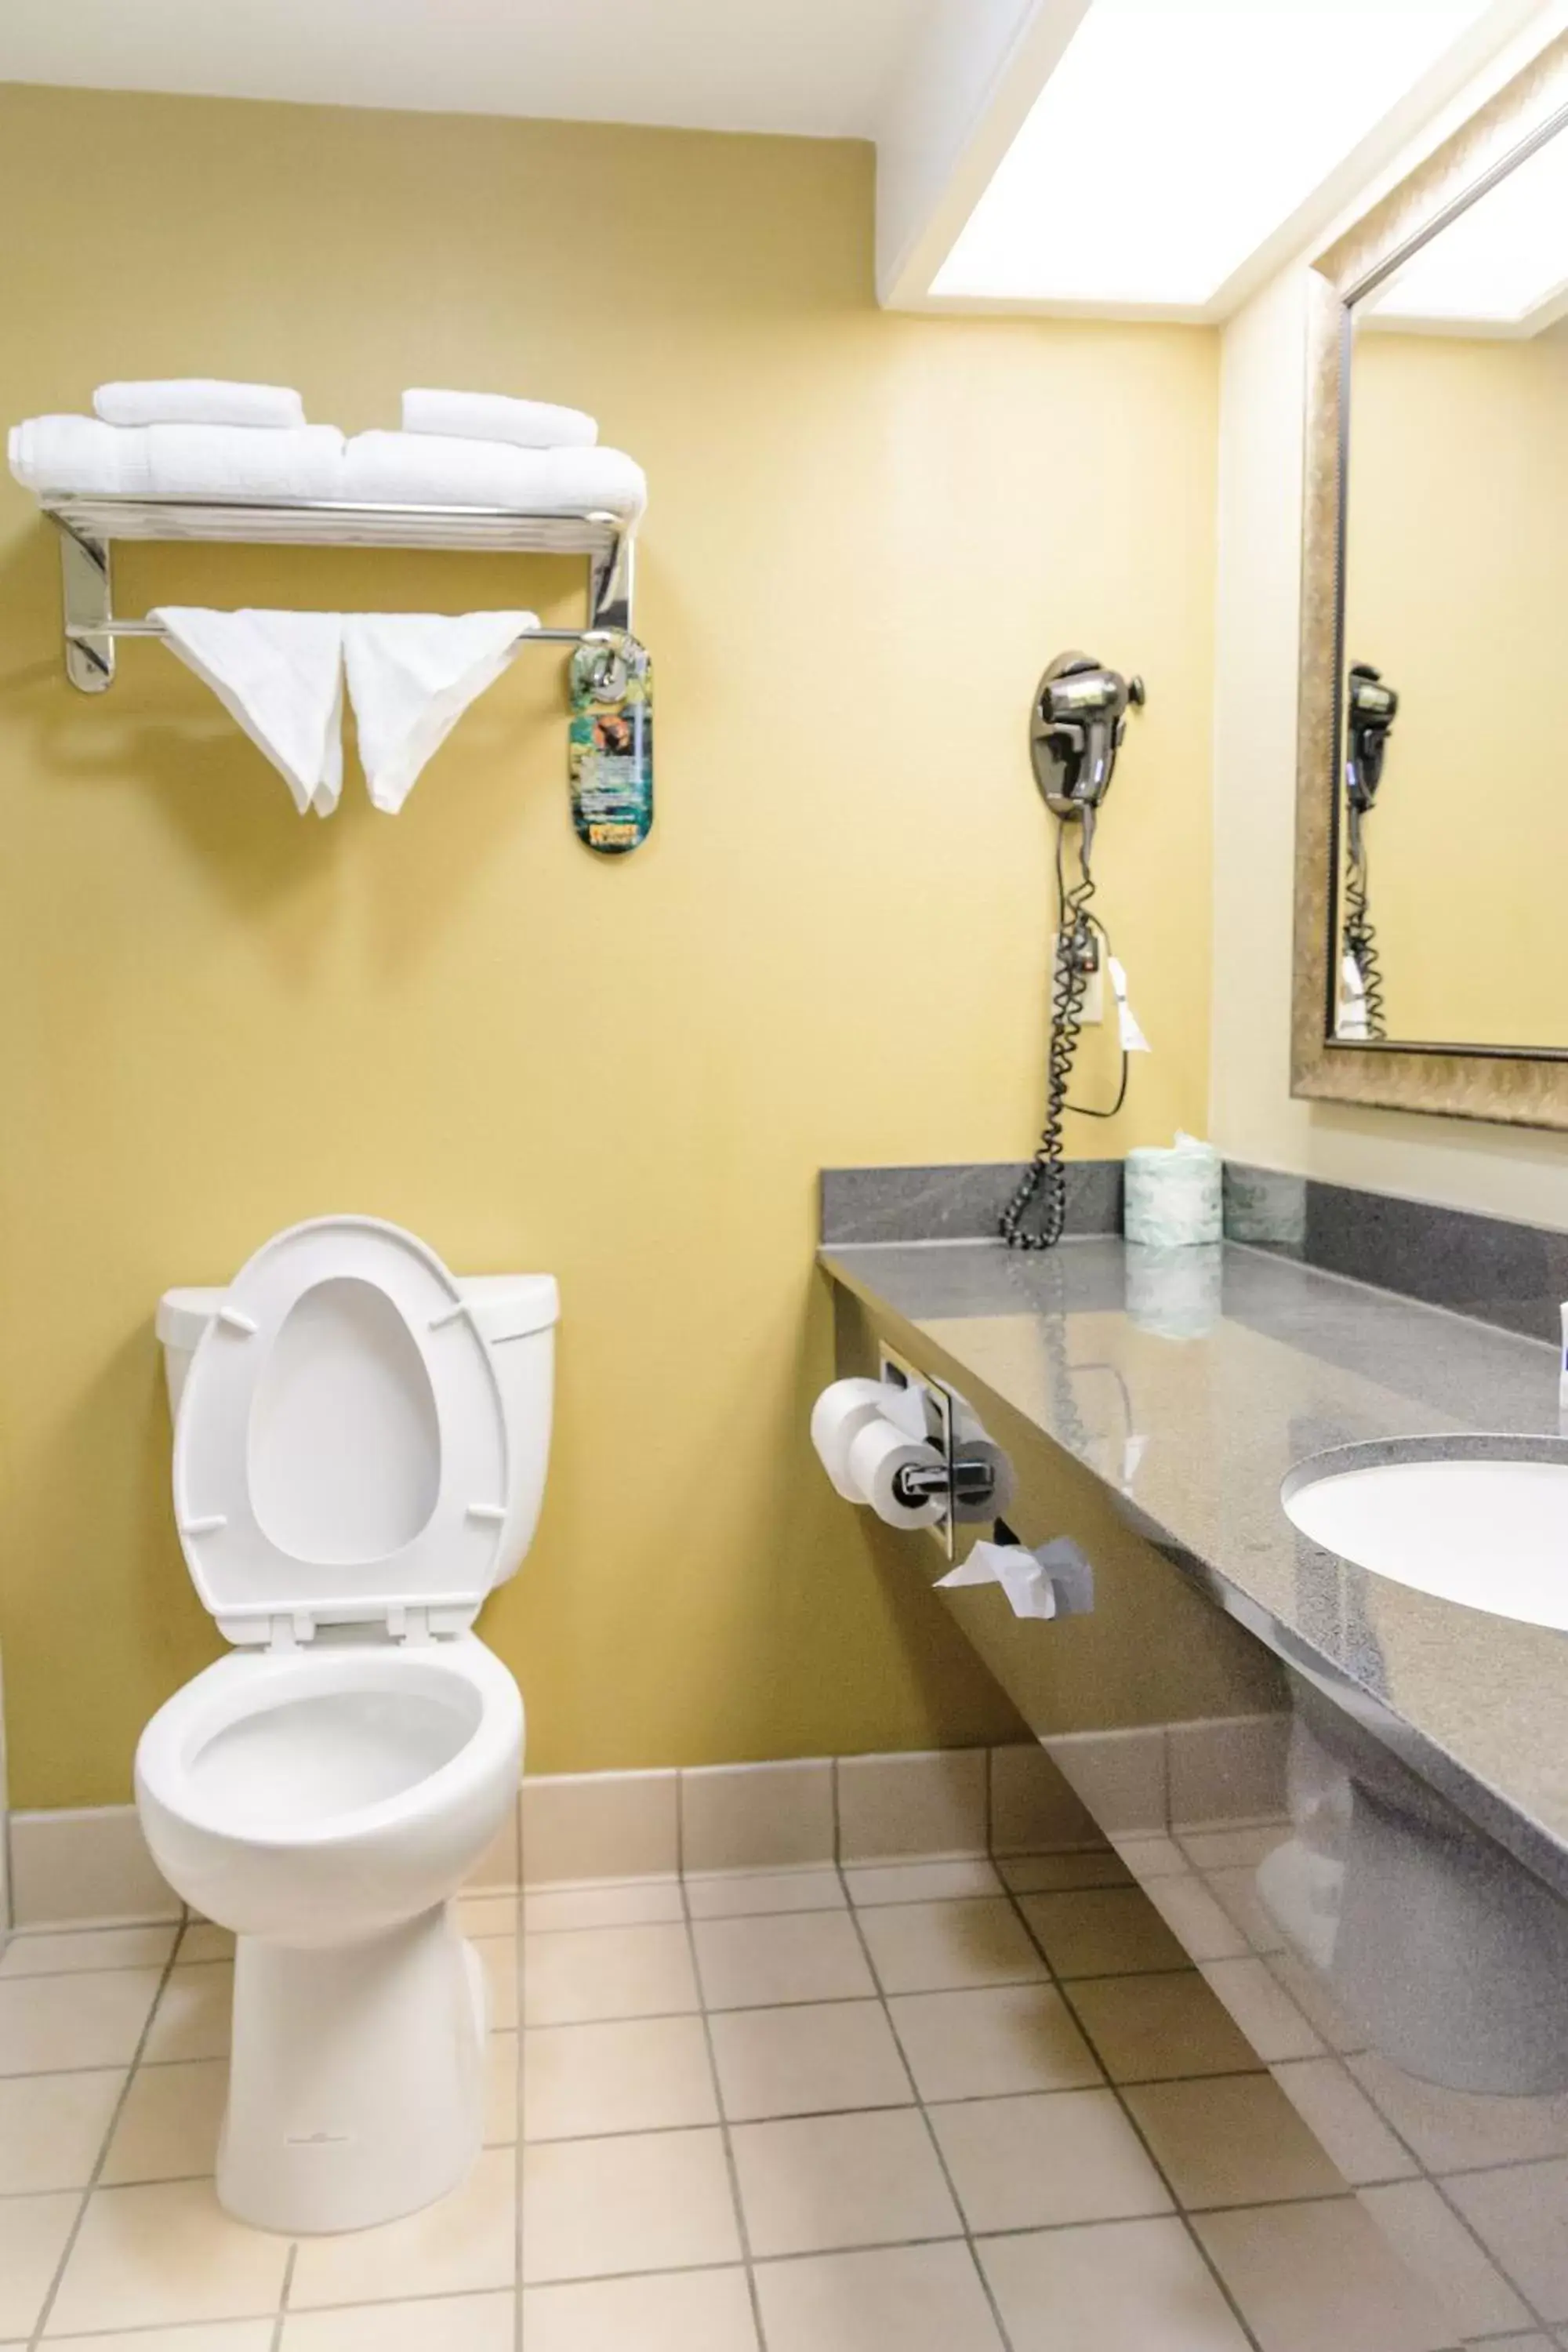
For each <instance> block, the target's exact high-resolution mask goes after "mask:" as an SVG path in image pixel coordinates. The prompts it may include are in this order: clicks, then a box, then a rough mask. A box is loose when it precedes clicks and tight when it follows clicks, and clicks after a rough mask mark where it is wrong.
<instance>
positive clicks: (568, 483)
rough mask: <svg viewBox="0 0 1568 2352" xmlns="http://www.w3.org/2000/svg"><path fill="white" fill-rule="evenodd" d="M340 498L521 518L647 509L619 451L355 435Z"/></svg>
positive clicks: (629, 462) (639, 482) (636, 477)
mask: <svg viewBox="0 0 1568 2352" xmlns="http://www.w3.org/2000/svg"><path fill="white" fill-rule="evenodd" d="M342 495H343V497H344V498H346V499H371V500H374V501H378V502H384V503H385V504H387V505H389V506H437V507H440V506H464V507H513V508H516V509H519V511H521V512H522V513H524V514H574V513H576V512H578V511H580V510H581V509H583V508H584V507H603V508H605V509H607V510H608V511H609V512H610V513H612V514H616V515H624V516H625V517H626V519H627V520H635V519H636V518H637V516H638V515H640V514H641V512H642V510H643V509H644V507H645V506H646V505H647V480H646V479H645V478H644V475H643V470H642V467H640V466H639V465H637V464H636V463H635V462H634V460H633V459H632V458H630V457H626V456H625V455H623V453H622V452H621V451H620V450H619V449H516V448H510V447H509V446H507V445H506V444H505V443H504V442H500V441H464V440H458V439H457V438H454V437H452V436H447V435H441V434H436V433H356V434H355V435H354V436H353V439H352V440H351V441H350V443H349V445H348V448H347V450H346V452H345V453H344V457H343V489H342Z"/></svg>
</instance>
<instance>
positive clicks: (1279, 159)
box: [931, 0, 1488, 310]
mask: <svg viewBox="0 0 1568 2352" xmlns="http://www.w3.org/2000/svg"><path fill="white" fill-rule="evenodd" d="M1487 13H1488V0H1228V5H1227V4H1226V0H1200V4H1199V5H1187V0H1094V5H1092V6H1091V7H1090V8H1089V13H1088V15H1087V16H1085V17H1084V19H1083V21H1082V23H1081V24H1080V25H1079V28H1078V30H1077V32H1076V33H1075V34H1074V36H1073V38H1072V40H1071V42H1070V44H1069V45H1068V48H1067V49H1066V51H1065V52H1064V54H1063V56H1062V58H1061V60H1060V62H1059V63H1058V66H1057V68H1056V70H1055V72H1054V73H1053V74H1052V75H1051V77H1050V79H1049V80H1048V81H1047V84H1046V86H1045V88H1044V89H1043V90H1042V91H1041V92H1040V95H1039V97H1038V98H1037V100H1036V101H1035V104H1034V106H1033V108H1032V109H1031V110H1030V112H1029V115H1028V117H1027V120H1026V121H1025V124H1024V127H1023V129H1022V130H1021V131H1019V133H1018V135H1017V137H1016V139H1015V141H1014V142H1013V144H1012V146H1011V148H1010V149H1009V150H1008V152H1007V153H1006V155H1005V157H1004V159H1003V161H1002V163H1001V164H1000V166H999V167H998V169H997V171H996V173H995V175H994V178H993V179H992V181H991V184H990V185H989V186H988V187H987V189H986V191H985V193H984V195H983V196H982V197H981V199H980V202H979V204H978V205H976V206H975V209H974V211H973V213H972V214H971V215H970V217H969V220H968V222H967V224H966V225H965V226H964V228H963V231H962V232H961V233H960V235H959V236H958V239H957V241H956V243H955V244H954V246H953V247H952V252H951V253H950V254H949V256H948V257H947V259H946V261H945V262H944V263H943V264H942V268H941V269H940V270H939V272H938V273H937V276H936V278H935V279H934V280H933V282H932V285H931V292H932V294H933V295H935V296H938V297H941V296H943V295H959V296H968V297H971V298H974V297H981V298H987V299H993V300H997V299H1003V300H1013V301H1036V302H1064V303H1080V304H1081V303H1089V304H1093V305H1097V306H1098V305H1108V304H1121V305H1126V306H1128V307H1130V308H1137V307H1143V308H1149V309H1164V310H1202V309H1203V307H1204V306H1205V304H1207V303H1209V302H1210V301H1212V300H1213V299H1214V297H1215V295H1216V294H1217V293H1218V292H1219V291H1220V289H1221V288H1222V287H1224V286H1225V285H1226V282H1227V280H1229V279H1230V278H1232V277H1233V276H1234V275H1235V273H1236V272H1237V269H1239V268H1241V267H1242V265H1243V264H1244V263H1245V262H1247V259H1248V258H1249V257H1250V256H1251V255H1253V254H1254V253H1255V252H1256V251H1257V250H1258V247H1260V246H1262V245H1264V244H1266V243H1267V242H1268V238H1269V237H1270V236H1271V235H1272V234H1273V233H1274V232H1275V231H1276V230H1277V229H1279V227H1280V226H1281V225H1282V224H1283V223H1285V222H1286V221H1288V220H1289V219H1290V218H1291V216H1292V215H1294V214H1296V213H1297V212H1299V211H1300V208H1301V206H1302V205H1305V204H1306V203H1307V202H1308V201H1309V200H1310V198H1311V197H1312V196H1313V195H1314V194H1316V192H1317V191H1318V190H1319V189H1321V187H1322V185H1323V184H1324V182H1325V181H1326V180H1328V179H1329V178H1330V177H1331V174H1332V173H1333V172H1334V171H1335V169H1336V167H1337V166H1338V165H1340V164H1342V163H1343V162H1344V161H1345V159H1346V157H1347V156H1349V155H1351V154H1352V152H1353V151H1354V150H1355V149H1356V148H1357V147H1359V146H1360V145H1361V143H1362V142H1363V140H1365V139H1366V138H1367V137H1368V135H1369V134H1370V133H1371V132H1373V131H1374V130H1375V129H1376V128H1377V126H1378V125H1379V123H1381V122H1382V121H1383V120H1384V117H1385V116H1386V115H1387V114H1389V113H1390V111H1391V110H1393V109H1394V107H1396V106H1397V105H1398V104H1399V102H1400V100H1402V99H1404V98H1405V96H1406V95H1407V93H1408V92H1409V91H1410V90H1411V89H1413V88H1414V87H1415V84H1417V83H1418V82H1419V81H1421V80H1422V79H1423V77H1424V76H1426V74H1427V73H1429V72H1430V70H1431V69H1432V68H1434V67H1435V66H1436V64H1437V63H1438V61H1439V60H1440V59H1441V58H1443V57H1444V56H1445V54H1446V53H1447V51H1448V50H1449V49H1450V48H1452V47H1453V46H1454V44H1455V42H1456V41H1458V40H1459V39H1460V38H1461V37H1463V36H1464V35H1465V34H1466V33H1467V32H1468V30H1469V29H1470V28H1471V27H1472V26H1475V25H1476V24H1477V23H1478V22H1479V19H1480V18H1481V17H1482V16H1485V15H1486V14H1487Z"/></svg>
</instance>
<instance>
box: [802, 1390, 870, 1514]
mask: <svg viewBox="0 0 1568 2352" xmlns="http://www.w3.org/2000/svg"><path fill="white" fill-rule="evenodd" d="M886 1401H887V1391H886V1390H885V1389H884V1387H883V1386H882V1383H881V1381H834V1383H833V1385H832V1387H831V1388H826V1389H824V1390H823V1391H822V1394H821V1395H820V1396H819V1397H818V1398H817V1400H816V1403H815V1404H814V1405H813V1406H812V1408H811V1442H812V1444H813V1445H815V1446H816V1458H817V1460H818V1461H819V1462H820V1463H821V1465H822V1466H823V1468H824V1469H825V1470H826V1473H827V1475H828V1476H829V1478H831V1480H832V1481H833V1484H834V1486H835V1487H836V1488H837V1491H838V1493H839V1494H841V1495H842V1496H843V1497H844V1499H845V1501H846V1502H847V1503H863V1502H864V1501H865V1499H866V1498H865V1496H863V1495H862V1494H861V1492H860V1490H859V1488H858V1486H851V1485H850V1483H849V1448H850V1447H851V1445H852V1444H854V1442H855V1440H856V1438H857V1437H858V1435H859V1434H860V1432H861V1431H862V1430H863V1429H864V1428H865V1427H866V1425H867V1423H868V1422H873V1421H877V1420H879V1419H880V1417H881V1413H882V1407H883V1405H884V1403H885V1402H886Z"/></svg>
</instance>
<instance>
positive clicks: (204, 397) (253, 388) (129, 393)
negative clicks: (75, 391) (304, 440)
mask: <svg viewBox="0 0 1568 2352" xmlns="http://www.w3.org/2000/svg"><path fill="white" fill-rule="evenodd" d="M92 405H93V412H94V414H95V415H97V416H99V417H100V418H101V419H102V421H103V423H104V424H105V425H273V426H277V427H279V428H281V429H284V430H287V429H288V428H289V426H290V425H303V423H304V422H305V404H304V402H303V401H302V400H301V399H300V395H299V394H298V393H297V392H290V391H289V390H288V389H287V388H286V387H285V386H284V385H282V384H280V383H224V382H222V381H221V380H220V379H218V378H216V377H214V376H202V375H193V376H177V377H174V378H173V379H171V380H169V381H168V382H165V383H100V385H99V387H98V390H97V391H96V392H95V393H94V394H93V395H92Z"/></svg>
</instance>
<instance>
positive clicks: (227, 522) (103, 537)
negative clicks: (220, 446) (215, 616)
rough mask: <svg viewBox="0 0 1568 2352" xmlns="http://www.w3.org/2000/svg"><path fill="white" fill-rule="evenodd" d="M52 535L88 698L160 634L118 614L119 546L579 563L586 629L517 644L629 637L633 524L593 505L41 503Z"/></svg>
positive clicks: (73, 675) (74, 653) (153, 625)
mask: <svg viewBox="0 0 1568 2352" xmlns="http://www.w3.org/2000/svg"><path fill="white" fill-rule="evenodd" d="M39 503H40V504H41V506H42V508H43V510H44V512H45V513H46V514H47V516H48V517H49V519H50V520H51V521H52V522H54V523H55V524H56V525H57V526H58V530H59V538H60V585H61V591H62V597H63V603H64V608H65V609H64V615H63V617H64V625H65V656H66V675H67V676H68V678H69V679H70V682H71V684H72V685H73V686H75V687H77V688H79V689H80V690H81V692H82V693H84V694H101V693H102V692H103V691H104V689H105V688H107V687H109V686H110V685H112V683H113V680H114V640H115V639H116V638H117V637H157V636H161V635H163V630H162V629H161V627H160V625H159V624H158V623H157V622H156V621H150V620H140V621H138V620H121V619H118V618H117V617H116V615H115V613H114V583H113V547H114V541H116V540H122V539H134V540H163V541H193V540H202V541H220V542H223V543H225V544H229V545H233V544H247V545H252V546H295V547H405V548H419V549H430V550H436V549H440V550H443V551H453V552H467V553H479V552H488V553H492V554H500V553H506V554H518V555H581V556H585V557H586V558H587V581H586V587H587V607H588V610H587V620H586V623H585V625H584V627H582V628H580V629H530V630H528V631H527V632H526V633H525V635H523V636H522V637H521V638H520V639H519V640H518V643H519V646H520V647H521V646H522V645H524V644H535V645H545V646H549V645H557V646H578V645H586V644H594V643H596V642H597V641H598V640H600V639H602V638H605V637H611V636H615V635H619V634H622V633H626V634H629V633H630V631H631V627H632V577H633V553H634V539H633V533H634V531H635V529H636V521H635V519H634V518H631V517H628V516H626V515H619V514H612V513H610V512H608V511H607V510H605V509H601V508H584V509H580V510H579V511H578V512H576V513H569V514H522V513H519V512H517V511H516V510H514V509H510V508H501V507H437V506H419V507H414V506H372V505H368V504H363V503H358V502H355V501H353V500H348V499H287V500H279V501H278V502H277V503H275V504H266V503H263V502H259V501H256V500H245V499H177V498H174V499H131V498H110V497H87V496H80V497H65V496H54V497H45V498H43V499H40V501H39Z"/></svg>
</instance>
